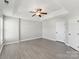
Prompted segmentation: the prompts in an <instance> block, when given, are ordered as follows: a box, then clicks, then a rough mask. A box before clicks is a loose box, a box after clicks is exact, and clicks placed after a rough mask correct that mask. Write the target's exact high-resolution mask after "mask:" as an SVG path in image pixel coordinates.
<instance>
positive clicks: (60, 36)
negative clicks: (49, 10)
mask: <svg viewBox="0 0 79 59" xmlns="http://www.w3.org/2000/svg"><path fill="white" fill-rule="evenodd" d="M65 22H66V21H65V20H64V19H63V18H61V17H60V18H51V19H49V20H46V21H43V38H48V39H51V40H55V41H62V42H64V41H65V38H66V31H65V27H66V24H65Z"/></svg>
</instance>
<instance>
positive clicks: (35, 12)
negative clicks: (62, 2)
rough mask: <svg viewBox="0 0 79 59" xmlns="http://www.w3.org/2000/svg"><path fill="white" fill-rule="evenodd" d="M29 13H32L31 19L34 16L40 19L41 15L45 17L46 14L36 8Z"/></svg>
mask: <svg viewBox="0 0 79 59" xmlns="http://www.w3.org/2000/svg"><path fill="white" fill-rule="evenodd" d="M30 13H34V14H33V15H32V17H33V16H35V15H36V16H39V17H42V15H47V12H43V11H42V9H41V8H38V9H36V10H35V11H30Z"/></svg>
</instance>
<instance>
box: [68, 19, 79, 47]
mask: <svg viewBox="0 0 79 59" xmlns="http://www.w3.org/2000/svg"><path fill="white" fill-rule="evenodd" d="M68 32H69V33H68V43H69V44H70V46H73V47H76V48H79V20H77V19H72V20H69V23H68Z"/></svg>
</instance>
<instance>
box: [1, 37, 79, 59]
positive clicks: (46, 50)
mask: <svg viewBox="0 0 79 59" xmlns="http://www.w3.org/2000/svg"><path fill="white" fill-rule="evenodd" d="M0 59H79V52H77V51H75V50H73V49H72V48H70V47H68V46H66V45H65V44H64V43H60V42H55V41H51V40H47V39H42V38H41V39H35V40H30V41H26V42H21V43H16V44H11V45H6V46H5V47H4V49H3V51H2V54H1V55H0Z"/></svg>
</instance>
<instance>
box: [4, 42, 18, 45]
mask: <svg viewBox="0 0 79 59" xmlns="http://www.w3.org/2000/svg"><path fill="white" fill-rule="evenodd" d="M14 43H19V41H15V42H7V43H5V45H9V44H14Z"/></svg>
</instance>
